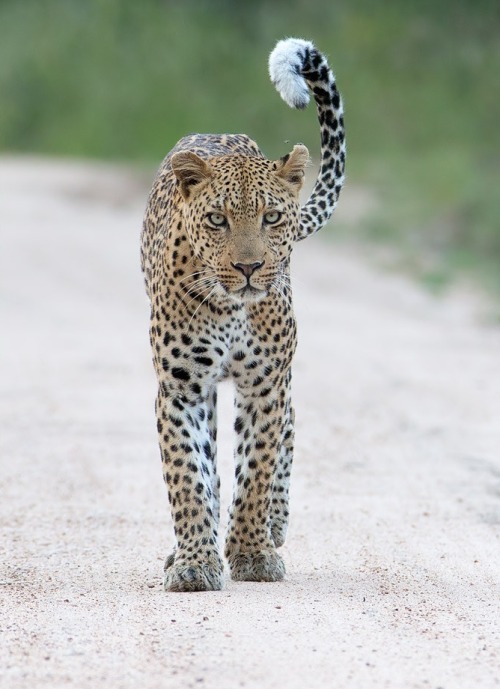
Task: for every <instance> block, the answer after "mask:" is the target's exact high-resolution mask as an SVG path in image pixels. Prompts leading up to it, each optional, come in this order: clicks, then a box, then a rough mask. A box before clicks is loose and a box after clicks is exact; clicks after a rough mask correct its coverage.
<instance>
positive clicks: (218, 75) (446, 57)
mask: <svg viewBox="0 0 500 689" xmlns="http://www.w3.org/2000/svg"><path fill="white" fill-rule="evenodd" d="M287 35H299V36H304V37H308V38H311V39H312V40H314V41H315V42H316V43H317V45H318V46H319V47H320V48H322V49H323V50H324V51H325V52H327V53H328V54H329V56H330V58H331V62H332V65H333V67H334V69H335V71H336V74H337V76H338V80H339V85H340V87H341V90H342V92H343V94H344V98H345V101H346V111H347V115H346V123H347V126H348V153H349V156H348V181H349V183H352V184H366V185H369V186H370V187H372V188H373V189H374V190H375V191H376V193H377V195H378V197H379V198H380V199H381V201H382V203H381V204H380V207H379V209H378V210H377V211H375V212H374V213H373V217H371V218H370V219H369V221H366V222H365V224H364V227H362V228H360V231H361V232H363V233H364V234H365V235H367V236H369V237H371V238H373V239H376V240H380V241H384V242H385V241H390V242H397V243H398V244H399V246H400V247H401V249H402V255H404V256H406V258H407V262H408V264H409V265H411V266H412V267H413V268H415V270H417V271H419V273H420V274H423V276H424V278H425V280H426V281H427V282H428V283H429V284H430V285H433V286H434V287H438V286H440V285H442V284H443V283H445V282H446V280H447V277H448V275H449V274H450V272H451V273H453V272H454V271H455V269H458V268H460V269H461V270H463V269H467V270H468V269H469V268H475V269H476V272H479V273H480V274H481V275H482V276H483V278H484V279H485V280H486V281H487V282H489V283H490V284H494V283H495V284H497V286H498V287H499V288H500V127H499V121H500V99H499V96H498V85H499V77H498V75H499V73H500V41H499V40H498V36H499V35H500V5H499V4H498V1H497V0H475V1H474V0H469V2H466V1H465V0H454V1H453V2H452V1H451V0H434V2H429V1H427V2H425V1H421V2H416V0H415V1H413V0H399V1H398V0H385V1H384V2H380V3H375V2H373V0H371V1H370V0H274V1H271V0H267V1H266V0H255V1H253V2H250V1H249V0H247V1H246V2H245V1H244V0H241V2H237V1H236V0H233V1H231V0H198V1H195V0H183V2H177V1H176V0H170V1H167V0H163V1H162V0H143V1H142V2H137V1H136V0H0V102H1V107H0V149H2V150H4V151H27V152H38V153H48V154H58V155H61V154H62V155H71V156H90V157H99V158H114V159H126V160H138V161H148V162H154V163H157V162H158V161H159V159H160V158H161V157H162V156H163V155H164V153H166V152H167V151H168V150H169V148H170V147H171V146H172V145H173V144H174V143H175V141H177V139H179V138H180V137H181V136H183V135H184V134H186V133H188V132H191V131H214V132H216V131H233V132H234V131H243V132H246V133H248V134H249V135H251V136H253V137H254V138H256V140H257V141H259V143H260V144H261V146H262V148H263V150H264V151H265V152H266V153H267V155H269V156H279V155H282V154H283V153H284V152H286V150H287V149H288V147H289V145H290V144H289V143H286V141H289V142H290V143H295V142H297V141H304V143H306V144H307V145H308V146H309V148H310V150H311V152H312V153H313V154H314V153H315V152H317V151H318V149H319V144H318V141H317V125H316V122H315V118H314V117H313V113H312V112H311V110H308V111H306V112H304V113H301V112H293V111H291V110H289V109H288V108H287V107H286V106H285V105H284V104H283V103H281V102H280V101H279V100H278V97H277V95H276V93H275V92H274V89H273V87H272V86H271V84H270V83H269V80H268V79H267V76H266V59H267V54H268V52H269V51H270V50H271V49H272V47H273V45H274V43H275V41H276V40H277V39H278V38H282V37H283V36H287ZM334 226H335V225H333V227H334ZM338 231H339V233H340V234H342V228H339V230H338ZM349 232H352V229H349Z"/></svg>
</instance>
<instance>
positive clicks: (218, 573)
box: [163, 556, 224, 591]
mask: <svg viewBox="0 0 500 689" xmlns="http://www.w3.org/2000/svg"><path fill="white" fill-rule="evenodd" d="M170 558H172V561H171V562H170V564H169V565H168V567H167V568H166V570H165V580H164V584H163V586H164V589H165V591H220V590H221V589H222V588H223V586H224V566H223V564H222V560H220V558H209V559H208V560H205V561H198V562H186V561H183V560H180V561H176V559H175V556H170V557H169V558H167V562H166V563H165V564H167V563H168V562H169V560H170Z"/></svg>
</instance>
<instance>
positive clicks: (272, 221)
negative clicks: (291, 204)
mask: <svg viewBox="0 0 500 689" xmlns="http://www.w3.org/2000/svg"><path fill="white" fill-rule="evenodd" d="M282 217H283V213H280V212H279V211H267V213H264V222H265V223H267V224H268V225H276V223H277V222H279V221H280V220H281V218H282Z"/></svg>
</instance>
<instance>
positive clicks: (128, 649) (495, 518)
mask: <svg viewBox="0 0 500 689" xmlns="http://www.w3.org/2000/svg"><path fill="white" fill-rule="evenodd" d="M144 202H145V195H144V190H143V188H142V185H141V184H139V183H138V182H137V180H136V179H135V177H133V176H132V175H129V174H127V173H126V172H123V171H120V170H114V169H112V168H107V167H105V166H100V167H99V166H89V165H76V164H75V165H72V164H69V163H65V164H62V163H47V162H43V161H33V160H15V159H6V158H4V159H3V160H0V223H1V235H0V242H1V249H0V261H1V264H0V280H1V293H2V297H1V331H0V348H1V352H0V353H1V358H0V362H1V393H0V414H1V435H0V455H1V476H0V496H1V497H0V527H1V532H0V550H1V568H0V603H1V609H0V685H1V687H2V688H3V689H25V688H26V687H33V688H34V689H45V688H47V689H49V688H50V689H57V688H58V687H66V686H73V687H75V688H78V689H87V688H88V689H95V688H96V687H106V688H108V689H118V688H124V689H129V688H132V687H134V688H135V687H141V688H142V689H151V688H156V687H158V688H160V687H161V688H164V689H170V688H172V689H188V688H191V687H201V688H206V689H235V688H238V687H246V688H247V689H371V688H373V689H380V688H390V689H395V688H398V689H438V688H442V689H481V688H484V689H492V688H493V687H497V686H500V669H499V668H500V586H499V581H500V539H499V533H500V330H499V329H498V327H496V328H495V327H494V326H492V325H491V324H488V323H486V322H482V315H483V314H482V311H481V309H478V308H477V307H476V305H475V304H474V301H473V300H472V299H469V298H468V297H467V295H464V294H458V295H455V296H452V297H448V298H446V299H444V300H439V301H438V300H435V299H434V298H432V297H431V296H429V295H427V294H425V293H423V292H422V291H421V290H420V288H419V287H418V286H416V285H414V284H412V283H411V282H409V281H408V280H406V279H405V278H403V277H400V276H390V275H387V274H385V275H384V274H381V273H377V272H375V271H374V270H373V269H372V268H370V267H368V266H367V265H365V264H364V263H363V262H362V261H361V260H360V258H359V257H357V256H356V255H355V254H354V253H349V252H347V251H346V250H344V249H342V250H341V249H340V248H335V247H332V246H328V245H326V244H324V243H323V240H322V239H321V238H320V237H315V238H311V239H310V240H308V241H306V242H303V243H302V244H300V245H298V246H297V248H296V250H295V253H294V274H295V277H296V283H295V302H296V311H297V316H298V321H299V328H300V329H299V334H300V347H299V351H298V354H297V358H296V366H295V378H294V391H295V405H296V411H297V443H296V444H297V447H296V460H295V466H294V473H293V477H292V486H293V489H292V519H291V525H290V531H289V538H288V541H287V544H286V545H285V547H284V549H283V550H284V557H285V560H286V564H287V570H288V575H287V579H286V581H284V582H282V583H279V584H253V583H238V584H236V583H232V582H230V581H228V582H227V586H226V588H225V590H224V591H222V592H218V593H206V594H166V593H164V592H163V590H162V565H163V559H164V557H165V555H166V554H167V553H168V552H169V550H170V549H171V546H172V542H173V537H172V527H171V522H170V518H169V515H168V508H167V500H166V490H165V488H164V486H163V484H162V479H161V468H160V461H159V453H158V449H157V445H156V431H155V419H154V411H153V400H154V395H155V381H154V377H153V371H152V366H151V364H150V353H149V344H148V335H147V321H148V307H147V303H146V298H145V295H144V290H143V285H142V278H141V275H140V273H139V257H138V241H139V239H138V237H139V228H140V221H141V215H142V209H143V206H144ZM350 204H352V212H353V213H354V211H355V210H356V209H355V205H356V199H355V198H354V197H353V196H350V195H349V193H347V194H346V195H345V196H344V198H343V199H342V203H341V207H343V210H342V212H344V213H349V212H350ZM339 210H340V209H339ZM483 320H484V319H483ZM221 412H222V413H221V417H222V419H221V443H220V464H221V473H222V481H223V500H224V504H225V505H227V503H228V500H229V496H230V492H231V475H232V469H231V464H232V460H231V426H232V409H231V389H230V387H227V386H223V389H222V400H221Z"/></svg>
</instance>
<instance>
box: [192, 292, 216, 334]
mask: <svg viewBox="0 0 500 689" xmlns="http://www.w3.org/2000/svg"><path fill="white" fill-rule="evenodd" d="M216 289H217V285H215V287H213V289H212V290H211V291H210V292H209V293H208V294H207V296H206V297H205V299H204V300H203V301H202V302H201V303H200V304H198V306H197V307H196V309H195V311H194V313H193V315H192V316H191V320H190V321H189V323H188V330H189V328H190V327H191V323H192V322H193V318H194V317H195V316H196V314H197V313H198V310H199V309H200V308H201V307H202V306H203V304H204V303H205V302H206V301H207V300H208V299H209V298H210V297H211V296H212V294H213V293H214V292H215V290H216Z"/></svg>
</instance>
